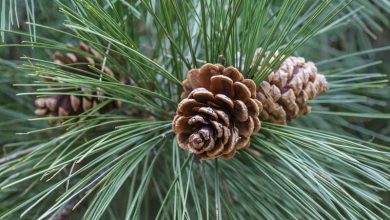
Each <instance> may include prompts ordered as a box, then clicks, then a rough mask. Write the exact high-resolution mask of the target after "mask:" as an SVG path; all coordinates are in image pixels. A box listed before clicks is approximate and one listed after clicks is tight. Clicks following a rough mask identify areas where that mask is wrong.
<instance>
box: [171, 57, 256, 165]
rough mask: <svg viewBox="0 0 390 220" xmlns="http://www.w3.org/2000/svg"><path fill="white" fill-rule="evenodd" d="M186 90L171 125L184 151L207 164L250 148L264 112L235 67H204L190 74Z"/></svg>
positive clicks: (253, 90)
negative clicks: (210, 160) (209, 160)
mask: <svg viewBox="0 0 390 220" xmlns="http://www.w3.org/2000/svg"><path fill="white" fill-rule="evenodd" d="M183 87H184V92H183V94H182V96H181V97H182V101H181V102H180V103H179V106H178V109H177V112H176V116H175V118H174V119H173V124H172V126H173V130H174V132H175V133H176V137H177V141H178V143H179V146H180V147H181V148H183V149H185V150H188V151H190V152H192V153H194V154H195V155H196V157H197V158H198V159H202V160H207V159H213V158H217V157H222V158H224V159H230V158H232V157H233V156H234V154H235V153H236V150H239V149H242V148H246V147H248V146H249V144H250V136H251V135H252V134H253V133H254V132H257V131H258V130H259V129H260V126H261V124H260V120H259V118H258V116H259V113H260V111H261V110H262V108H263V106H262V104H261V103H260V102H259V101H258V100H257V99H256V85H255V83H254V82H253V81H252V80H250V79H244V78H243V76H242V74H241V73H240V72H239V71H238V70H237V69H235V68H234V67H227V68H225V67H224V66H222V65H219V64H205V65H203V66H202V67H201V68H200V69H192V70H190V71H189V72H188V74H187V79H186V80H184V81H183Z"/></svg>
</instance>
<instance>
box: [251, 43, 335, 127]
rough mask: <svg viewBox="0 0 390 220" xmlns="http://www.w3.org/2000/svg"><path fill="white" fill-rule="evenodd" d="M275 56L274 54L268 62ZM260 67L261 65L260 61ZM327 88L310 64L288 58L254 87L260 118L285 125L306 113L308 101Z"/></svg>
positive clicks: (326, 84) (298, 59)
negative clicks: (259, 106)
mask: <svg viewBox="0 0 390 220" xmlns="http://www.w3.org/2000/svg"><path fill="white" fill-rule="evenodd" d="M260 52H261V49H260V50H257V51H256V53H257V56H258V54H259V53H260ZM268 55H269V54H266V56H268ZM257 56H255V59H256V58H257ZM276 56H277V53H276V54H275V55H274V56H273V57H272V58H271V60H272V59H274V58H275V57H276ZM255 59H254V60H255ZM270 62H271V61H270ZM260 65H263V60H262V61H261V63H260ZM327 89H328V83H327V81H326V79H325V76H324V75H322V74H319V73H318V72H317V67H316V66H315V65H314V63H312V62H310V61H309V62H305V59H304V58H303V57H294V56H290V57H288V58H287V59H286V60H285V61H284V62H283V63H282V64H281V65H280V67H279V68H278V69H277V70H275V71H273V72H271V74H270V75H269V76H268V77H267V79H265V80H264V81H263V82H261V83H260V85H259V86H258V87H257V99H258V100H259V101H260V102H261V103H262V104H263V106H264V108H263V111H262V112H261V113H260V119H261V120H263V121H268V122H272V123H278V124H286V123H287V121H289V120H292V119H294V118H297V117H298V116H301V115H305V114H308V113H310V111H311V107H310V106H309V104H308V101H309V100H311V99H314V98H316V97H317V96H318V95H320V94H321V93H323V92H326V91H327Z"/></svg>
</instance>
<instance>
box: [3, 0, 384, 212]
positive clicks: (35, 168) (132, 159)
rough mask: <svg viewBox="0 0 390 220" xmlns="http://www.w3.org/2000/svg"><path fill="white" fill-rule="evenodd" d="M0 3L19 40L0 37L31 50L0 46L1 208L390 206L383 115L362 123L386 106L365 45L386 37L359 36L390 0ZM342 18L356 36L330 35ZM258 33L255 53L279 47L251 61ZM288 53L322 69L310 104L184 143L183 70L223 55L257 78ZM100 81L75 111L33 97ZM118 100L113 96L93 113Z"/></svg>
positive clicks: (341, 28) (380, 23) (340, 27)
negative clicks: (38, 105)
mask: <svg viewBox="0 0 390 220" xmlns="http://www.w3.org/2000/svg"><path fill="white" fill-rule="evenodd" d="M50 2H51V1H50ZM20 5H23V7H24V9H19V10H21V12H20V11H18V10H17V9H14V10H13V11H12V12H11V10H10V12H9V14H7V13H8V11H7V12H5V11H6V8H8V7H9V8H12V9H13V8H17V7H18V6H19V7H20ZM37 5H38V8H40V9H36V7H37ZM34 7H35V8H34ZM50 7H58V11H59V14H56V15H53V19H52V20H49V21H48V20H47V19H45V18H41V15H37V14H35V11H41V12H43V11H44V10H45V9H48V8H50ZM51 9H52V8H51ZM15 10H16V11H15ZM24 10H26V11H24ZM1 12H2V13H1V16H2V19H1V22H0V24H1V31H2V33H3V35H2V38H3V39H5V40H7V39H12V37H14V36H16V35H20V36H22V38H23V40H24V41H23V43H21V44H17V45H16V44H14V43H9V44H4V45H0V48H12V47H15V46H17V47H18V48H21V49H23V50H24V49H25V50H27V52H26V53H24V56H23V57H22V58H21V61H14V62H9V61H6V60H4V59H0V68H1V72H2V78H1V81H2V82H3V83H4V85H5V86H2V88H0V93H1V95H2V97H4V98H2V99H0V112H1V114H0V118H1V119H2V121H1V122H0V124H1V125H2V126H1V128H0V143H1V144H2V146H3V152H2V153H0V156H1V157H0V219H19V218H22V219H64V218H69V219H388V218H390V209H389V206H388V204H386V201H384V200H383V197H384V196H386V195H388V193H389V190H390V180H389V170H390V164H389V162H388V160H389V153H390V152H389V148H388V145H387V144H388V142H389V131H390V130H389V129H388V128H387V130H386V128H384V129H382V130H370V127H369V126H367V123H377V122H378V121H385V122H388V121H389V118H390V113H388V112H382V111H381V109H385V107H386V105H388V102H389V97H388V88H386V86H387V85H388V78H387V77H388V76H387V75H386V74H382V73H378V71H377V67H378V66H380V65H381V61H378V60H375V54H376V53H379V52H381V53H383V52H385V51H388V50H389V49H390V47H389V46H384V47H380V48H371V45H370V44H367V43H364V42H368V41H369V40H368V39H369V38H372V37H373V35H376V34H378V33H379V32H380V31H382V28H383V27H386V25H388V20H387V19H386V15H388V14H389V12H390V5H389V4H388V2H387V1H385V0H379V1H375V2H374V3H373V2H371V1H363V0H361V1H360V0H355V1H341V0H334V1H319V0H310V1H293V0H284V1H265V0H264V1H263V0H262V1H256V4H254V1H250V0H234V1H231V0H218V1H207V0H190V1H177V0H167V1H166V0H143V1H138V0H105V1H103V0H57V1H55V2H53V3H50V5H44V4H42V2H41V3H36V2H34V1H30V2H29V1H26V2H19V1H17V0H12V1H9V2H7V3H5V2H2V9H1ZM17 12H18V13H21V14H23V12H26V13H27V15H28V16H27V17H28V19H26V21H27V22H26V24H27V27H28V28H27V29H26V30H21V31H17V30H13V29H12V28H11V27H12V24H13V23H12V22H14V23H15V16H16V15H15V14H16V13H17ZM43 14H44V13H43ZM44 16H47V15H44ZM6 17H7V19H4V18H6ZM40 19H42V20H40ZM37 21H42V22H41V23H39V22H37ZM6 22H10V24H9V25H8V26H9V28H7V27H6V26H7V25H6V24H7V23H6ZM351 24H352V25H351ZM367 27H370V29H367ZM371 28H372V29H371ZM351 31H352V32H353V33H357V34H358V35H359V36H360V38H359V39H362V40H361V41H360V40H356V41H351V42H345V41H343V40H337V44H340V45H341V46H340V45H339V46H340V47H339V48H335V47H332V45H331V43H332V41H333V40H334V36H343V34H346V33H349V32H351ZM362 33H363V34H362ZM68 42H71V43H73V44H74V45H77V44H78V43H79V42H84V43H86V44H88V45H90V46H91V47H93V48H94V49H96V51H98V52H99V53H100V54H102V57H101V58H100V59H101V60H100V62H101V63H105V64H107V65H109V67H110V68H111V69H112V70H113V71H114V72H118V73H121V74H124V75H126V77H127V79H128V81H129V82H131V83H130V84H125V83H123V82H121V81H120V80H119V79H116V78H113V77H110V75H109V74H106V73H105V72H104V71H102V70H101V69H98V68H96V67H95V66H93V65H90V66H89V67H90V70H83V73H84V74H75V73H74V71H72V70H74V69H75V68H76V67H75V66H72V65H68V66H66V68H64V66H63V65H60V64H58V63H55V62H54V61H53V59H52V56H53V53H54V52H55V51H61V52H64V53H67V52H69V53H75V54H84V55H87V54H85V52H84V51H82V50H80V49H78V48H77V47H67V43H68ZM362 42H363V43H362ZM345 45H347V46H348V47H353V48H360V47H362V45H364V46H363V47H362V48H364V49H363V50H356V51H352V52H350V51H347V52H345V51H343V50H342V49H343V48H344V46H345ZM260 47H261V48H263V50H262V54H261V55H260V56H259V58H258V59H257V60H256V61H255V65H256V66H258V64H259V63H260V61H261V59H260V58H261V57H264V55H265V53H266V52H267V51H268V52H270V53H271V54H273V53H275V52H276V51H279V55H278V56H277V57H276V58H275V59H274V60H271V57H268V58H266V60H265V63H268V65H262V66H261V68H259V69H257V68H253V66H252V65H251V63H252V60H253V57H254V55H255V51H256V49H257V48H260ZM29 48H32V49H33V50H28V49H29ZM291 55H299V56H304V57H305V58H306V59H307V60H311V61H313V62H315V63H316V65H317V67H318V70H319V72H320V73H321V74H324V75H325V76H326V78H327V80H328V82H329V91H328V92H327V93H326V94H325V95H322V96H320V97H319V98H318V99H315V100H312V101H310V102H311V103H310V105H312V107H313V110H312V113H311V114H309V115H307V116H305V117H301V118H299V119H297V120H294V121H292V122H291V123H289V124H288V125H286V126H283V125H277V124H272V123H266V122H263V123H262V128H261V130H260V131H259V132H258V133H256V134H254V135H253V136H252V137H251V147H250V148H248V149H246V150H242V151H239V152H238V153H237V154H236V156H235V157H234V159H232V160H228V161H225V160H221V159H214V160H209V161H199V160H197V159H196V158H195V157H194V156H193V155H192V154H190V153H188V152H186V151H183V150H181V149H180V148H179V147H178V143H177V141H176V139H175V135H174V133H173V131H172V125H171V123H172V119H173V116H174V113H175V111H176V108H177V105H178V103H179V101H180V94H181V92H182V81H183V79H185V77H186V75H185V74H186V73H187V72H188V70H190V69H192V68H199V67H201V66H202V65H203V64H205V63H221V64H223V65H225V66H234V67H236V68H237V69H239V71H240V72H241V73H242V74H243V75H244V76H245V77H246V78H251V79H253V80H254V81H255V82H256V83H260V82H261V81H262V80H264V79H265V78H266V77H267V76H268V74H269V73H270V72H272V70H273V69H274V68H276V67H277V66H278V65H280V64H281V63H282V62H283V61H284V59H286V57H288V56H291ZM98 62H99V61H98ZM78 88H88V89H89V90H90V91H93V92H91V93H82V92H80V90H79V89H78ZM98 91H104V97H103V98H104V101H102V102H100V103H99V104H97V105H96V106H94V107H93V108H91V109H89V110H88V111H85V112H83V113H81V114H79V115H69V116H48V117H41V118H36V117H33V116H32V113H33V111H34V103H33V102H34V101H33V100H34V99H35V98H36V97H47V96H52V95H76V96H89V97H94V98H102V97H101V96H99V95H96V94H99V93H98ZM16 93H18V95H17V96H15V95H14V94H16ZM112 101H119V102H121V103H123V106H122V107H120V108H117V109H114V110H112V111H109V112H106V113H104V114H103V113H99V109H102V108H104V107H105V106H106V105H109V103H110V102H112ZM53 119H61V121H63V123H61V124H58V125H55V126H49V125H48V124H47V121H48V120H53ZM10 128H12V129H10ZM386 132H387V133H386ZM15 133H17V135H16V134H15ZM372 138H373V139H374V140H373V139H372ZM387 202H388V201H387Z"/></svg>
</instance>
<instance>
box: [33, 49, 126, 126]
mask: <svg viewBox="0 0 390 220" xmlns="http://www.w3.org/2000/svg"><path fill="white" fill-rule="evenodd" d="M69 47H73V46H72V45H70V46H69ZM79 48H80V49H81V50H82V51H84V52H86V53H87V54H89V55H85V54H75V53H66V54H62V53H60V52H56V53H55V54H54V58H55V60H54V62H55V63H56V64H58V65H61V68H62V69H64V70H66V71H69V72H73V73H76V74H81V75H83V74H86V72H89V73H90V72H93V70H92V69H91V68H90V67H89V66H94V67H96V68H97V69H99V70H101V71H102V72H104V73H106V74H108V75H110V76H111V77H118V78H119V79H120V81H122V82H124V83H126V82H125V77H124V75H123V74H114V72H113V71H112V70H111V69H110V68H109V67H107V66H102V65H101V64H100V63H101V60H102V56H101V55H100V54H99V52H97V51H96V50H94V49H93V48H91V47H90V46H88V45H86V44H84V43H80V45H79ZM98 76H99V74H98V73H96V77H98ZM46 80H49V79H46ZM58 92H82V93H84V94H86V95H94V96H96V97H90V96H75V95H54V96H48V97H44V98H38V99H36V100H35V105H36V107H37V109H36V110H35V112H34V113H35V115H37V116H70V115H78V114H80V113H82V112H85V111H87V110H89V109H91V108H92V107H94V106H96V105H97V104H99V103H101V102H102V101H103V98H102V96H104V93H103V91H102V90H97V91H95V92H93V91H92V90H91V89H89V88H79V89H78V90H66V91H65V90H58ZM120 105H121V103H120V102H118V101H113V102H111V103H109V104H108V105H106V106H104V108H102V109H100V112H104V111H108V110H111V109H113V108H117V107H119V106H120ZM56 122H57V121H51V124H55V123H56Z"/></svg>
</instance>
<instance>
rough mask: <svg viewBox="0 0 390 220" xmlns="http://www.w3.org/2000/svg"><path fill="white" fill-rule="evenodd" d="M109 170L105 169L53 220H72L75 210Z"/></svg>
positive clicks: (52, 219)
mask: <svg viewBox="0 0 390 220" xmlns="http://www.w3.org/2000/svg"><path fill="white" fill-rule="evenodd" d="M108 170H109V169H104V170H103V171H101V172H99V173H98V174H97V175H96V176H95V177H94V178H93V179H92V180H91V181H90V182H89V184H88V187H86V188H85V189H84V190H83V191H81V192H80V193H79V194H77V195H76V196H75V197H74V198H72V199H71V200H69V202H67V203H66V204H65V205H64V206H63V207H62V209H61V210H59V211H58V212H57V213H56V214H55V215H54V216H53V217H52V218H51V220H67V219H70V218H69V217H70V215H71V213H72V211H73V209H74V208H75V207H76V206H78V204H79V203H80V202H81V201H82V200H83V198H84V197H85V195H86V194H87V192H88V191H89V190H90V189H92V188H93V187H95V186H96V185H97V184H98V183H99V180H100V179H102V178H103V177H104V176H105V175H106V174H107V171H108Z"/></svg>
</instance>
